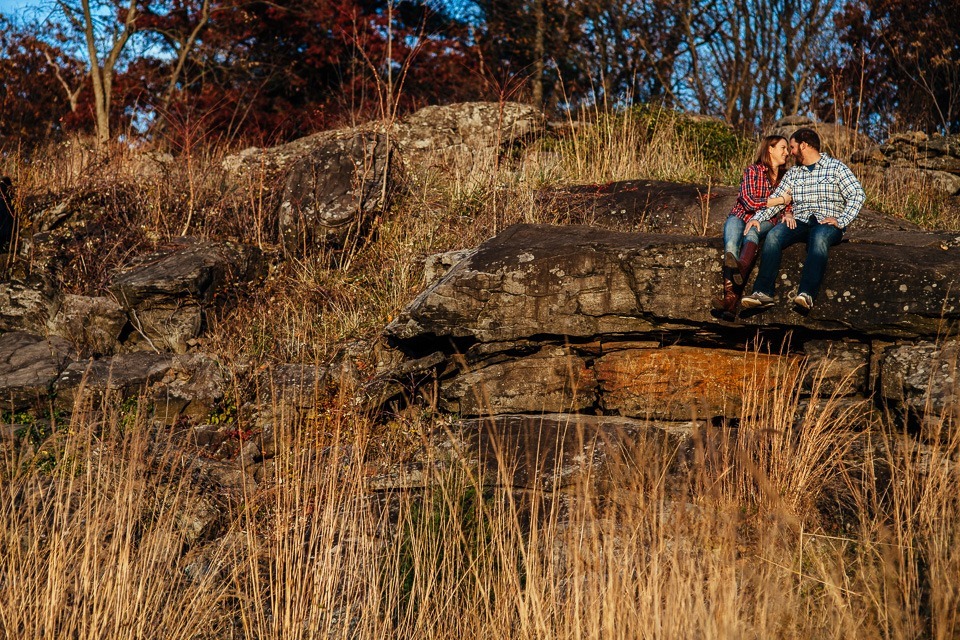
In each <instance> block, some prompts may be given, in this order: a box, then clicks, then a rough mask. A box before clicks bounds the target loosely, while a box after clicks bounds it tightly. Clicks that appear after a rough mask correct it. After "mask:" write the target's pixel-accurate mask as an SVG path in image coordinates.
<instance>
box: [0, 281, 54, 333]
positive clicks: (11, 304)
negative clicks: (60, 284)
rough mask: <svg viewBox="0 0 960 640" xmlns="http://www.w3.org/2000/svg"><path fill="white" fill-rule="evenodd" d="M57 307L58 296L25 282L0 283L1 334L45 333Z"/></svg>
mask: <svg viewBox="0 0 960 640" xmlns="http://www.w3.org/2000/svg"><path fill="white" fill-rule="evenodd" d="M56 307H57V296H56V295H50V294H48V293H46V292H45V291H44V290H43V289H42V288H36V287H33V286H31V285H29V284H27V283H25V282H20V281H16V280H11V281H7V282H0V332H2V331H28V332H34V333H44V332H45V331H44V330H45V328H46V325H47V322H48V320H49V319H50V317H51V315H53V311H54V309H55V308H56Z"/></svg>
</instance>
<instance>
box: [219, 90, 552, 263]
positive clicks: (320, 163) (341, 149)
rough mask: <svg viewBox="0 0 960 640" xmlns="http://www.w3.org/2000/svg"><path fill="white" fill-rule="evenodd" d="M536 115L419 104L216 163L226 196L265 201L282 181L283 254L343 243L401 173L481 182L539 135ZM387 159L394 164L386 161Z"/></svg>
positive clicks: (481, 105) (522, 109)
mask: <svg viewBox="0 0 960 640" xmlns="http://www.w3.org/2000/svg"><path fill="white" fill-rule="evenodd" d="M543 129H544V120H543V118H542V116H541V115H540V114H539V112H538V111H537V110H536V109H534V108H533V107H530V106H529V105H523V104H519V103H514V102H504V103H487V102H469V103H460V104H451V105H445V106H433V107H426V108H424V109H421V110H420V111H417V112H415V113H413V114H411V115H409V116H407V117H406V118H403V119H401V120H398V121H396V122H394V123H392V124H389V125H387V124H383V123H368V124H364V125H361V126H359V127H350V128H345V129H338V130H333V131H322V132H319V133H315V134H312V135H310V136H306V137H304V138H300V139H298V140H294V141H292V142H289V143H287V144H284V145H280V146H277V147H273V148H270V149H259V148H251V149H245V150H244V151H242V152H240V153H238V154H235V155H233V156H230V157H228V158H226V159H225V160H224V163H223V165H224V168H225V170H226V172H227V183H228V186H227V189H228V191H240V190H244V189H253V190H255V191H256V192H257V197H263V196H264V195H266V196H268V200H269V196H270V195H271V194H272V193H273V192H275V191H277V187H278V186H279V185H280V184H282V185H283V187H282V196H281V197H280V198H279V202H280V204H279V210H280V214H279V215H280V231H281V234H282V236H283V241H284V246H285V248H286V249H287V251H290V252H294V253H296V252H298V251H303V250H309V249H310V248H311V247H312V246H313V245H314V244H323V243H325V242H327V241H333V242H334V243H343V242H345V241H346V240H347V239H348V238H349V237H351V236H353V237H355V236H356V234H358V233H359V232H360V229H361V228H362V227H363V226H364V224H365V223H367V222H369V221H370V220H371V219H372V218H373V217H374V216H376V214H378V213H379V212H381V211H383V210H385V209H386V208H387V207H388V206H389V199H390V195H391V194H392V192H393V191H394V188H395V186H396V185H397V183H398V182H399V168H400V167H401V166H406V167H416V170H417V171H416V173H417V174H418V175H423V176H428V177H429V176H439V177H440V179H442V180H444V181H447V182H449V183H451V184H458V185H462V186H463V187H464V188H471V187H472V186H475V185H476V184H477V183H483V182H484V181H488V180H489V179H490V176H491V175H492V172H493V171H494V170H495V169H496V168H497V167H498V166H499V164H500V161H501V159H502V157H503V155H504V152H505V151H506V150H508V149H511V148H513V147H515V146H517V145H521V144H523V143H524V142H525V141H526V140H528V139H529V138H531V137H532V136H534V135H536V134H537V133H539V132H542V131H543ZM395 155H396V156H397V158H394V156H395Z"/></svg>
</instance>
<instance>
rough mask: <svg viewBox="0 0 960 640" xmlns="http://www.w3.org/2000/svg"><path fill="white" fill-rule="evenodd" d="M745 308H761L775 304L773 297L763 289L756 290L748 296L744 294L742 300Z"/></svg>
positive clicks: (741, 302)
mask: <svg viewBox="0 0 960 640" xmlns="http://www.w3.org/2000/svg"><path fill="white" fill-rule="evenodd" d="M740 304H741V305H743V307H744V308H745V309H760V308H765V307H772V306H773V297H772V296H768V295H767V294H765V293H764V292H763V291H754V292H753V293H751V294H750V295H748V296H744V297H743V300H741V301H740Z"/></svg>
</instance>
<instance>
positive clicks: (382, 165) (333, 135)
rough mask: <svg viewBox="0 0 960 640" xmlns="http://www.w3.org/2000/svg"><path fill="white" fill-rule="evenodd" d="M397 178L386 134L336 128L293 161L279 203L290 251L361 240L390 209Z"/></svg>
mask: <svg viewBox="0 0 960 640" xmlns="http://www.w3.org/2000/svg"><path fill="white" fill-rule="evenodd" d="M396 182H397V167H396V165H395V164H394V163H393V162H392V161H391V143H390V141H389V139H388V137H387V136H386V135H384V134H381V133H375V132H370V131H366V132H364V131H357V130H346V131H333V132H329V133H328V134H326V135H324V136H318V137H316V138H314V140H313V145H312V148H311V150H310V152H309V153H307V154H305V155H304V156H302V157H301V158H300V159H298V160H296V161H295V162H293V163H292V164H291V165H290V167H289V173H288V175H287V178H286V182H285V185H284V189H283V195H282V197H281V201H280V232H281V234H282V237H283V244H284V247H285V248H286V250H287V251H289V252H291V253H304V252H305V251H306V250H308V249H309V248H312V247H314V246H323V245H325V244H328V243H329V244H337V245H340V244H343V243H345V242H346V241H347V240H348V239H349V238H350V237H351V236H352V237H353V239H354V241H356V240H357V239H358V236H359V234H360V233H361V232H362V229H363V227H365V226H366V224H367V223H369V222H370V221H371V220H372V219H373V218H374V217H375V216H376V215H378V214H380V213H381V212H382V211H384V210H385V209H386V207H387V203H388V200H389V197H390V195H391V194H392V192H393V190H394V188H395V185H396Z"/></svg>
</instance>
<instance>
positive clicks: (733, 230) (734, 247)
mask: <svg viewBox="0 0 960 640" xmlns="http://www.w3.org/2000/svg"><path fill="white" fill-rule="evenodd" d="M746 226H747V223H746V222H744V221H743V220H741V219H740V218H738V217H737V216H727V221H726V222H724V223H723V250H724V252H725V253H732V254H733V255H734V256H736V257H738V258H739V257H740V247H742V246H743V243H746V242H753V243H755V244H760V239H761V238H763V237H764V236H765V235H767V232H768V231H770V229H773V223H772V222H770V221H769V220H765V221H763V222H761V223H760V231H757V230H756V229H750V233H748V234H747V235H746V237H744V235H743V230H744V229H745V228H746Z"/></svg>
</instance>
